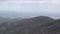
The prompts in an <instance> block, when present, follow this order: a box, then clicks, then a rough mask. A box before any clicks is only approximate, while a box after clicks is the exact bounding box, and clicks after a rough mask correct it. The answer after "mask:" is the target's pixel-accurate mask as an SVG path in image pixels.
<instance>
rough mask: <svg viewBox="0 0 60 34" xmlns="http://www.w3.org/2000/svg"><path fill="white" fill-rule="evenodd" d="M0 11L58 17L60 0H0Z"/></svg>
mask: <svg viewBox="0 0 60 34" xmlns="http://www.w3.org/2000/svg"><path fill="white" fill-rule="evenodd" d="M0 11H13V12H22V13H23V12H25V13H27V14H28V13H30V14H31V13H34V14H35V13H36V14H37V15H38V13H42V14H43V15H44V14H46V15H49V16H53V17H60V16H59V13H60V0H0Z"/></svg>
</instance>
